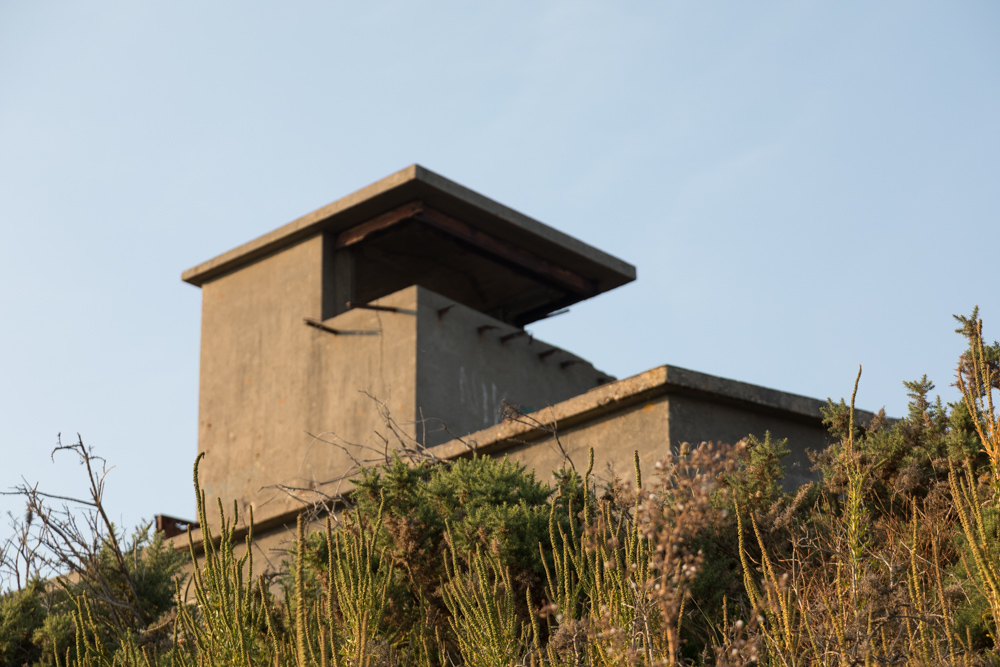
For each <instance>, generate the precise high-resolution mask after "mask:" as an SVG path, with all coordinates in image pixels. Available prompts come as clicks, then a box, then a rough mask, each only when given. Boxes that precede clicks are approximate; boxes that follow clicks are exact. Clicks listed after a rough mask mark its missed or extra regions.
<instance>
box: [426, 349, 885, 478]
mask: <svg viewBox="0 0 1000 667" xmlns="http://www.w3.org/2000/svg"><path fill="white" fill-rule="evenodd" d="M662 394H676V395H682V396H692V397H696V398H700V399H702V400H706V401H709V402H714V403H722V404H725V405H732V406H736V407H744V408H748V409H751V410H753V411H754V412H756V413H758V414H760V413H764V414H770V415H774V416H778V417H783V418H785V419H788V420H791V421H797V422H801V423H807V424H815V425H819V424H821V423H822V420H823V415H822V413H821V412H820V408H822V407H824V406H825V405H826V402H825V401H819V400H817V399H815V398H809V397H807V396H799V395H798V394H790V393H787V392H783V391H777V390H775V389H768V388H767V387H761V386H758V385H753V384H748V383H746V382H737V381H736V380H728V379H726V378H720V377H717V376H714V375H708V374H706V373H698V372H696V371H691V370H688V369H686V368H678V367H677V366H659V367H657V368H653V369H651V370H648V371H646V372H644V373H640V374H639V375H634V376H632V377H630V378H626V379H624V380H619V381H618V382H613V383H610V384H607V385H604V386H601V387H598V388H596V389H591V390H590V391H588V392H587V393H585V394H581V395H580V396H575V397H573V398H571V399H569V400H566V401H563V402H562V403H557V404H556V405H553V406H551V407H548V408H545V409H542V410H538V411H537V412H534V413H532V414H530V415H528V416H527V419H526V421H527V422H529V423H525V421H518V422H503V423H500V424H497V425H496V426H491V427H490V428H486V429H483V430H481V431H477V432H475V433H471V434H469V435H468V436H466V437H464V438H460V439H455V440H452V441H451V442H448V443H445V444H443V445H439V446H437V447H434V448H432V449H430V450H428V453H430V454H432V455H433V456H435V457H437V458H439V459H445V460H448V459H454V458H458V457H461V456H471V455H472V453H473V451H476V452H479V453H483V454H489V453H493V452H496V451H500V450H503V449H506V448H507V447H509V446H511V445H513V444H521V443H523V442H526V441H527V442H531V441H533V440H540V439H543V438H545V437H547V436H548V435H549V434H550V432H551V429H553V428H557V429H566V428H570V427H572V426H574V425H575V424H579V423H582V422H587V421H591V420H593V419H596V418H598V417H601V416H603V415H605V414H607V413H610V412H615V411H618V410H621V409H624V408H626V407H628V406H630V405H632V404H635V403H639V402H641V401H645V400H649V399H651V398H654V397H656V396H659V395H662ZM856 412H857V414H858V415H859V416H860V417H861V418H862V419H863V420H869V419H871V418H872V417H874V415H873V414H872V413H870V412H865V411H861V410H858V411H856ZM530 422H538V423H539V424H540V425H541V426H538V425H533V424H532V423H530Z"/></svg>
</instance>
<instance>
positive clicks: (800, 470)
mask: <svg viewBox="0 0 1000 667" xmlns="http://www.w3.org/2000/svg"><path fill="white" fill-rule="evenodd" d="M668 402H669V404H670V416H669V421H670V431H669V433H670V443H671V444H672V445H674V446H676V445H677V444H679V443H681V442H692V443H695V442H701V441H703V440H710V441H712V442H728V443H735V442H738V441H739V440H741V439H743V438H745V437H747V436H748V435H751V434H752V435H755V436H757V437H758V438H761V439H763V438H764V434H765V433H766V432H768V431H770V433H771V436H772V438H778V439H780V438H788V446H789V449H790V450H791V453H790V454H789V455H788V456H786V457H785V458H784V459H783V460H782V463H783V464H784V466H785V481H784V484H783V485H784V487H785V489H786V490H788V491H791V490H794V489H796V488H798V487H799V486H800V485H802V484H805V483H806V482H809V481H812V480H815V479H816V475H815V473H813V472H811V471H810V468H811V467H812V463H811V462H810V461H809V457H808V455H807V453H806V452H807V450H812V451H820V450H822V449H824V448H825V447H826V446H827V445H828V444H829V442H830V435H829V433H828V432H827V430H826V428H825V427H823V425H822V424H821V423H820V422H819V420H812V421H811V422H809V421H805V420H804V419H796V418H795V416H794V415H789V414H785V415H781V414H775V413H770V414H768V413H766V412H760V411H755V410H751V409H748V407H739V406H734V405H727V404H725V403H719V402H713V401H709V400H705V399H701V398H694V397H689V396H682V395H675V396H671V397H670V398H669V400H668Z"/></svg>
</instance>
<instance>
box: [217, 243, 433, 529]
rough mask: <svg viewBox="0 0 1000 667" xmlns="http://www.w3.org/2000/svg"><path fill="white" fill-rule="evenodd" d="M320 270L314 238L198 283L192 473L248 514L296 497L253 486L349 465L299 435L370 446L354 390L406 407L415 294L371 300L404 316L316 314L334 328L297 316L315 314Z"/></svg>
mask: <svg viewBox="0 0 1000 667" xmlns="http://www.w3.org/2000/svg"><path fill="white" fill-rule="evenodd" d="M321 269H322V239H321V238H319V237H316V238H314V239H310V240H307V241H304V242H302V243H299V244H298V245H296V246H294V247H292V248H288V249H285V250H284V251H282V252H281V253H278V254H275V255H271V256H270V257H267V258H264V259H262V260H259V261H257V262H255V263H253V264H251V265H249V266H246V267H244V268H242V269H241V270H239V271H235V272H233V273H229V274H226V275H224V276H222V277H219V278H217V279H215V280H212V281H210V282H207V283H205V284H204V285H203V288H202V289H203V295H202V302H203V307H202V346H201V349H202V354H201V386H200V405H199V445H198V446H199V451H203V452H206V453H207V456H206V459H205V461H204V462H203V464H202V482H203V486H204V488H205V491H206V493H207V495H208V497H209V498H214V497H221V498H222V499H223V500H224V501H225V502H226V503H227V504H228V503H230V502H232V500H233V499H235V500H237V501H238V502H239V503H240V504H241V505H242V506H246V505H248V504H253V505H254V509H255V512H256V515H257V516H258V517H263V516H268V515H273V514H278V513H281V512H283V511H286V510H288V509H291V508H294V507H296V506H297V501H296V500H295V499H294V498H292V497H289V496H288V495H287V494H285V493H282V492H280V491H276V490H274V489H262V487H265V486H268V485H274V484H283V485H288V486H292V487H305V488H315V487H317V486H318V485H319V484H321V483H322V482H324V481H327V480H330V479H331V478H333V477H335V476H337V475H338V474H341V473H342V472H344V471H346V470H347V468H348V467H349V466H350V464H351V458H350V456H349V455H348V453H347V452H346V451H344V450H343V449H341V448H338V447H336V446H332V445H328V444H323V443H321V442H317V441H315V440H314V439H313V438H312V437H310V435H309V434H316V435H319V434H324V433H326V436H325V437H326V438H327V439H331V440H338V441H343V442H350V443H356V444H362V445H363V444H368V445H379V446H380V443H379V442H378V440H377V436H376V435H375V433H376V431H378V430H384V429H382V428H381V427H382V421H381V419H380V418H379V415H378V410H377V409H376V408H377V406H376V404H375V403H374V401H372V400H371V399H370V398H368V397H367V396H366V395H365V394H364V393H362V392H364V391H367V392H370V393H371V394H372V395H375V396H378V397H379V398H380V399H381V400H383V401H385V402H386V404H387V406H388V408H389V409H390V410H391V412H392V414H393V415H394V416H395V417H396V418H397V419H398V420H399V421H401V422H403V423H407V422H412V421H413V420H414V417H415V413H414V406H415V404H416V400H415V392H416V382H415V372H414V365H413V356H414V353H415V350H416V324H415V319H414V315H413V314H414V313H415V310H414V306H415V299H414V297H415V295H414V294H413V293H397V294H394V295H391V296H389V297H387V298H386V299H383V300H381V302H382V303H384V304H385V305H389V306H397V307H400V308H401V309H403V311H404V312H405V311H406V310H407V309H408V310H409V312H410V313H411V314H410V315H409V316H406V315H398V314H396V315H394V316H393V317H386V316H385V314H384V313H379V312H377V311H370V310H353V311H350V312H347V313H343V314H342V315H339V316H337V317H335V318H332V319H330V320H327V322H326V324H327V325H328V326H330V327H332V328H336V329H342V330H344V331H345V334H343V335H332V334H330V333H328V332H326V331H321V330H319V329H317V328H314V327H310V326H307V325H306V324H305V323H304V321H303V319H304V318H317V319H318V318H319V317H320V316H321V308H322V294H321V281H322V276H321ZM331 431H332V432H335V435H334V434H332V433H330V432H331Z"/></svg>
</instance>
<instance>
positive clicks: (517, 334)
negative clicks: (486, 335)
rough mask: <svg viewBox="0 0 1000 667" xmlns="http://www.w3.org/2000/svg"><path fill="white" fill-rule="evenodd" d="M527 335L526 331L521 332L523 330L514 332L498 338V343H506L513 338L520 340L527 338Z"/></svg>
mask: <svg viewBox="0 0 1000 667" xmlns="http://www.w3.org/2000/svg"><path fill="white" fill-rule="evenodd" d="M527 335H528V332H527V331H523V330H522V331H515V332H514V333H509V334H507V335H506V336H500V342H501V343H506V342H507V341H509V340H512V339H514V338H520V337H521V336H527Z"/></svg>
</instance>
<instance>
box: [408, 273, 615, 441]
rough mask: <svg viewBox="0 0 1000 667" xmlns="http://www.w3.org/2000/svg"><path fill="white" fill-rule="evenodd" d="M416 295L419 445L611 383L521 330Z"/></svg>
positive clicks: (447, 438)
mask: <svg viewBox="0 0 1000 667" xmlns="http://www.w3.org/2000/svg"><path fill="white" fill-rule="evenodd" d="M418 295H419V296H418V308H417V310H418V316H417V350H416V369H417V402H418V407H417V409H418V412H419V413H420V414H421V415H422V417H423V420H424V421H423V422H422V424H421V427H420V433H419V434H418V440H420V441H421V442H422V444H424V445H425V446H433V445H438V444H441V443H444V442H448V441H450V440H452V439H454V438H455V437H459V436H464V435H466V434H468V433H472V432H473V431H478V430H480V429H483V428H485V427H488V426H492V425H494V424H497V423H499V422H500V420H501V408H502V404H503V402H504V401H506V402H507V403H509V404H512V405H514V406H518V407H519V408H520V409H521V410H522V411H527V412H534V411H536V410H538V409H540V408H543V407H546V406H549V405H554V404H556V403H559V402H561V401H565V400H567V399H569V398H572V397H573V396H576V395H578V394H581V393H583V392H585V391H587V390H588V389H590V388H592V387H595V386H597V385H599V384H603V383H606V382H611V381H613V380H614V378H612V377H611V376H609V375H607V374H606V373H602V372H600V371H598V370H596V369H594V367H593V366H592V365H591V364H590V363H588V362H587V361H585V360H583V359H581V358H580V357H577V356H576V355H574V354H571V353H569V352H566V351H565V350H562V349H560V348H557V347H555V346H552V345H549V344H548V343H545V342H542V341H540V340H536V339H534V338H532V337H531V336H530V335H525V332H524V331H523V330H521V329H518V328H516V327H513V326H511V325H508V324H504V323H503V322H500V321H499V320H495V319H493V318H491V317H488V316H486V315H484V314H482V313H479V312H476V311H475V310H472V309H471V308H467V307H465V306H463V305H461V304H457V303H455V302H454V301H451V300H450V299H445V298H444V297H442V296H440V295H438V294H435V293H434V292H431V291H430V290H426V289H423V288H418ZM444 309H447V310H446V311H445V310H444ZM439 313H441V314H440V315H439ZM425 434H426V437H425Z"/></svg>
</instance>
